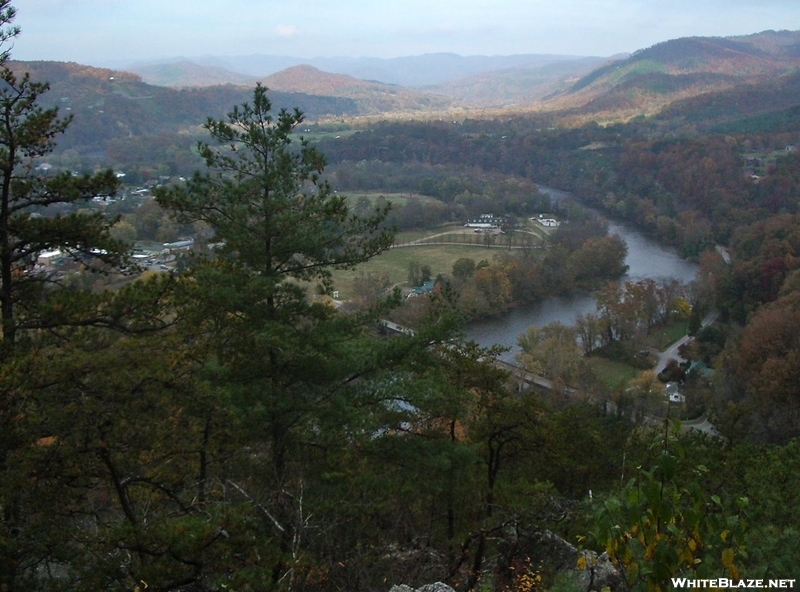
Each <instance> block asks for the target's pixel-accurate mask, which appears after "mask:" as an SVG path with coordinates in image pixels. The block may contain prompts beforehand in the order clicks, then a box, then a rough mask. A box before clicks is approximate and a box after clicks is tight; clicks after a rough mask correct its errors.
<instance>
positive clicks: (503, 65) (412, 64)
mask: <svg viewBox="0 0 800 592" xmlns="http://www.w3.org/2000/svg"><path fill="white" fill-rule="evenodd" d="M579 59H581V58H580V57H576V56H562V55H539V54H520V55H510V56H460V55H457V54H453V53H433V54H424V55H419V56H407V57H399V58H388V59H383V58H371V57H360V58H347V57H332V58H326V57H320V58H308V59H306V58H297V57H291V56H274V55H250V56H228V57H213V56H200V57H195V58H184V57H181V58H174V59H172V60H159V61H157V62H151V63H136V64H129V65H127V66H125V67H124V68H121V69H124V70H127V71H129V72H135V73H137V74H141V75H142V77H143V78H144V79H145V80H146V81H147V82H150V83H151V84H157V83H158V84H164V85H165V86H187V85H186V84H184V81H183V80H181V79H179V78H177V77H178V76H181V74H180V72H179V71H176V72H175V75H176V79H175V80H172V81H170V82H165V80H164V79H160V80H159V81H158V82H156V81H155V79H151V78H150V77H149V76H150V74H151V72H153V68H155V67H159V68H161V69H162V71H163V68H164V66H169V65H170V64H183V63H186V62H191V63H193V64H195V65H197V66H202V67H209V68H213V69H216V70H226V71H229V72H231V73H233V74H239V75H241V74H244V75H247V76H253V77H263V76H269V75H272V74H275V73H277V72H280V71H281V70H285V69H287V68H292V67H294V66H300V65H307V66H313V67H315V68H317V69H319V70H323V71H325V72H331V73H333V74H347V75H349V76H353V77H355V78H360V79H361V80H374V81H377V82H383V83H385V84H397V85H401V86H407V87H422V86H431V85H437V84H442V83H445V82H448V81H451V80H456V79H459V78H464V77H467V76H474V75H476V74H482V73H487V72H497V71H500V70H511V69H528V68H541V67H544V66H547V65H548V64H554V63H558V62H569V61H573V60H579Z"/></svg>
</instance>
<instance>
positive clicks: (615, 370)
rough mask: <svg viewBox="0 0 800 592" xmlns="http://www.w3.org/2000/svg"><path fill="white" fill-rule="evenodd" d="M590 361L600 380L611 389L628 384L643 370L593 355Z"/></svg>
mask: <svg viewBox="0 0 800 592" xmlns="http://www.w3.org/2000/svg"><path fill="white" fill-rule="evenodd" d="M589 362H590V364H591V366H592V370H594V373H595V375H596V376H597V378H598V380H599V381H600V382H602V383H603V384H604V385H606V386H607V387H608V388H610V389H614V388H617V387H618V386H621V385H624V384H627V383H628V381H630V380H631V379H632V378H635V377H636V376H637V375H638V374H639V373H640V372H641V370H637V369H636V368H634V367H633V366H628V365H627V364H623V363H622V362H614V361H612V360H608V359H606V358H600V357H591V358H589Z"/></svg>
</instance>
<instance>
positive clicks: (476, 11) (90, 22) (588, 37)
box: [12, 0, 800, 68]
mask: <svg viewBox="0 0 800 592" xmlns="http://www.w3.org/2000/svg"><path fill="white" fill-rule="evenodd" d="M13 4H14V5H15V6H16V7H17V9H18V17H17V20H16V24H18V25H20V26H21V27H22V35H21V36H20V37H19V38H18V39H16V40H15V42H14V48H13V51H12V55H13V57H14V58H15V59H19V60H55V61H65V62H67V61H72V62H78V63H81V64H88V65H93V66H110V67H118V68H122V67H124V66H125V65H126V64H130V63H134V62H142V61H150V60H153V59H157V58H174V57H177V56H186V57H193V56H232V55H238V56H242V55H248V54H267V55H285V56H297V57H298V58H312V57H320V56H327V57H333V56H349V57H357V56H374V57H380V58H391V57H400V56H414V55H421V54H425V53H439V52H453V53H457V54H460V55H486V56H491V55H514V54H557V55H573V56H610V55H613V54H618V53H626V52H632V51H635V50H637V49H642V48H645V47H649V46H651V45H653V44H655V43H658V42H661V41H666V40H669V39H675V38H678V37H687V36H731V35H745V34H749V33H756V32H759V31H763V30H769V29H774V30H785V29H788V30H797V29H800V2H798V0H546V1H545V0H528V1H525V2H520V1H519V0H459V1H458V2H455V1H452V0H424V1H423V0H403V1H402V2H401V1H399V0H386V1H383V2H375V1H374V0H338V1H333V0H307V1H306V2H303V3H301V4H298V3H292V2H264V1H263V0H228V1H227V2H206V1H203V0H170V1H169V2H163V0H158V1H156V0H136V1H123V0H25V2H22V1H21V0H20V1H17V2H13Z"/></svg>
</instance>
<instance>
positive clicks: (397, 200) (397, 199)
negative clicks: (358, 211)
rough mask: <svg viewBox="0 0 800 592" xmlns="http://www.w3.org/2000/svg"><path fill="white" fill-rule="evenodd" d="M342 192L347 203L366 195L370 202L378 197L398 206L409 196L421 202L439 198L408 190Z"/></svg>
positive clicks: (434, 200)
mask: <svg viewBox="0 0 800 592" xmlns="http://www.w3.org/2000/svg"><path fill="white" fill-rule="evenodd" d="M342 193H343V194H344V195H345V196H347V199H348V202H349V203H351V204H352V203H355V202H356V200H357V199H359V198H361V197H366V198H367V199H368V200H370V201H371V202H373V203H374V202H375V201H376V200H377V199H378V198H379V197H384V198H386V200H387V201H390V202H392V203H393V204H397V205H399V206H404V205H406V202H407V201H408V199H409V198H410V197H415V198H416V199H418V200H419V201H420V202H421V203H426V202H438V201H439V200H438V199H436V198H435V197H429V196H427V195H421V194H419V193H411V192H408V191H405V192H402V193H387V192H386V191H342Z"/></svg>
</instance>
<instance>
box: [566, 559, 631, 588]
mask: <svg viewBox="0 0 800 592" xmlns="http://www.w3.org/2000/svg"><path fill="white" fill-rule="evenodd" d="M581 557H583V558H584V559H585V560H586V568H585V569H583V570H580V569H579V570H577V572H578V582H580V585H581V589H582V590H586V591H587V592H590V591H591V590H603V589H604V588H608V589H609V590H611V591H612V592H624V591H625V590H627V588H628V587H627V585H626V583H625V579H624V578H623V577H622V574H621V573H620V572H619V570H618V569H617V567H616V566H615V565H614V564H613V563H612V562H611V559H609V557H608V553H602V554H600V555H598V554H597V553H595V552H594V551H583V552H581Z"/></svg>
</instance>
